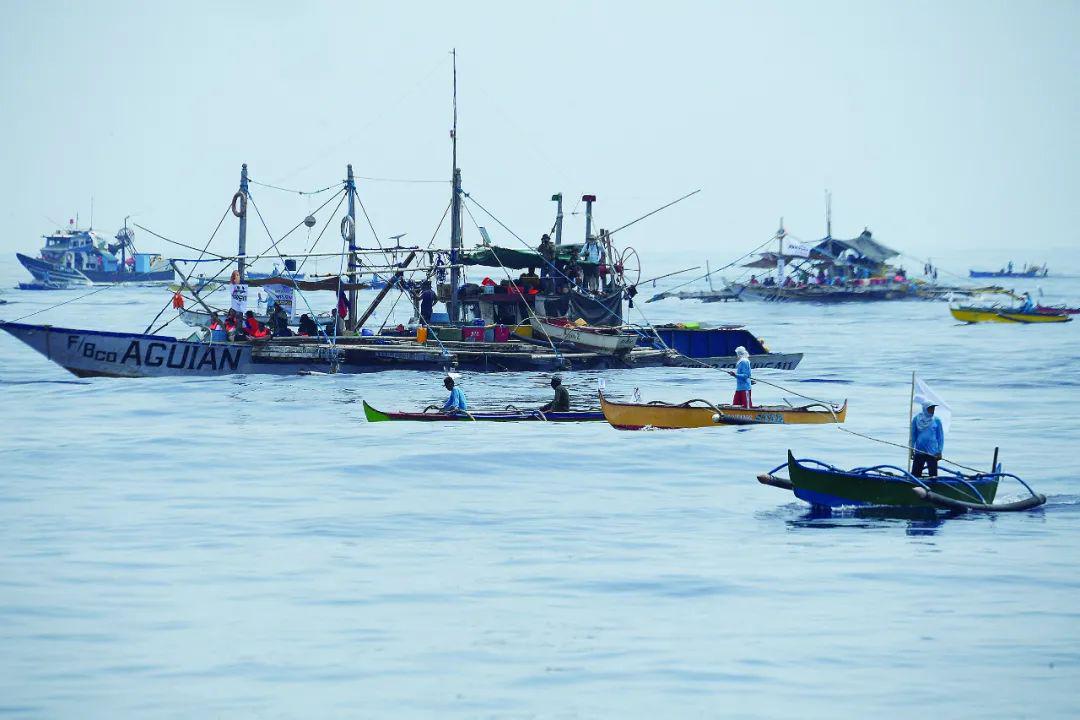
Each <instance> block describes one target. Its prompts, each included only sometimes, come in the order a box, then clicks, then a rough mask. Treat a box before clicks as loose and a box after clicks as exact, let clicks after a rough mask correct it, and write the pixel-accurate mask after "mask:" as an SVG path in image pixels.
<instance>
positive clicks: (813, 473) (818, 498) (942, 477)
mask: <svg viewBox="0 0 1080 720" xmlns="http://www.w3.org/2000/svg"><path fill="white" fill-rule="evenodd" d="M995 455H996V452H995ZM784 468H786V469H787V475H788V476H787V477H786V478H785V477H782V476H780V475H777V473H778V472H780V471H782V470H783V469H784ZM938 472H939V475H938V476H937V477H933V478H925V479H922V478H917V477H915V476H913V475H912V474H911V473H909V472H908V471H907V470H905V469H903V468H899V467H896V466H895V465H875V466H873V467H866V468H855V469H853V470H841V469H839V468H836V467H834V466H832V465H829V464H828V463H823V462H821V461H819V460H813V459H809V458H806V459H801V460H796V459H795V456H794V455H793V454H792V452H791V451H790V450H788V459H787V462H786V463H785V464H783V465H779V466H777V467H775V468H773V469H772V470H771V471H769V472H768V473H763V474H761V475H758V482H760V483H762V484H763V485H771V486H773V487H778V488H781V489H783V490H790V491H792V492H793V493H794V494H795V497H797V498H799V499H800V500H804V501H806V502H808V503H810V504H811V505H812V506H814V507H818V508H839V507H898V508H926V509H934V508H938V509H945V510H953V511H961V512H965V511H969V510H974V511H984V512H987V511H991V512H994V511H996V512H1000V511H1016V510H1030V509H1031V508H1034V507H1038V506H1039V505H1042V504H1043V503H1045V502H1046V496H1044V495H1039V494H1037V493H1036V492H1035V491H1034V490H1032V489H1031V487H1030V486H1028V484H1027V483H1025V482H1024V481H1023V480H1021V479H1020V478H1019V477H1017V476H1016V475H1013V474H1011V473H1004V472H1001V466H1000V465H999V464H998V463H997V461H996V459H995V462H994V472H987V473H972V474H969V475H965V474H963V473H960V472H958V471H955V470H952V469H949V468H944V467H942V468H940V469H939V471H938ZM1002 480H1015V481H1016V482H1018V483H1020V484H1021V485H1022V486H1024V488H1026V489H1027V491H1028V492H1029V493H1030V497H1027V498H1024V499H1022V500H1018V501H1016V502H1010V503H999V504H996V505H995V504H994V499H995V498H996V497H997V491H998V484H999V483H1000V482H1001V481H1002Z"/></svg>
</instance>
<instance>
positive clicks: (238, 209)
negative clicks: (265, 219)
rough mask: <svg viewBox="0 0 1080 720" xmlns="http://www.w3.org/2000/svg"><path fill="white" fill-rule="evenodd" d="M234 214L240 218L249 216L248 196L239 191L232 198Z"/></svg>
mask: <svg viewBox="0 0 1080 720" xmlns="http://www.w3.org/2000/svg"><path fill="white" fill-rule="evenodd" d="M232 214H233V215H235V216H236V217H238V218H242V217H244V216H245V215H247V195H245V194H244V193H242V192H240V191H239V190H237V191H236V194H235V195H233V196H232Z"/></svg>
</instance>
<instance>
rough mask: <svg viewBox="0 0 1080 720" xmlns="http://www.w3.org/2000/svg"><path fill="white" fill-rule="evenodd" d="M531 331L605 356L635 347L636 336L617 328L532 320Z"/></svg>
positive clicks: (541, 319)
mask: <svg viewBox="0 0 1080 720" xmlns="http://www.w3.org/2000/svg"><path fill="white" fill-rule="evenodd" d="M532 326H533V331H534V332H537V333H539V334H540V335H543V336H546V337H549V338H551V339H552V340H559V341H561V342H568V343H573V344H574V345H577V346H578V347H581V348H586V349H588V350H592V351H593V352H598V353H604V354H607V355H619V354H622V353H627V352H630V351H631V350H633V349H634V346H635V345H637V341H638V334H637V333H627V332H623V331H622V330H620V329H619V328H599V327H591V326H588V325H574V324H572V323H565V324H562V323H559V322H554V321H552V320H551V319H546V318H535V317H534V318H532Z"/></svg>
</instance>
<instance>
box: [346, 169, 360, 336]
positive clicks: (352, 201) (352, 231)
mask: <svg viewBox="0 0 1080 720" xmlns="http://www.w3.org/2000/svg"><path fill="white" fill-rule="evenodd" d="M345 191H346V193H347V194H348V196H349V223H348V236H347V237H346V238H345V239H346V240H347V241H348V243H349V319H348V320H347V321H346V325H345V327H346V328H348V329H349V330H356V268H357V266H358V265H359V263H358V262H357V259H356V180H355V179H354V178H353V171H352V164H351V163H350V164H349V166H348V175H347V176H346V178H345Z"/></svg>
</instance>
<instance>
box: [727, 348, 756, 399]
mask: <svg viewBox="0 0 1080 720" xmlns="http://www.w3.org/2000/svg"><path fill="white" fill-rule="evenodd" d="M735 357H736V358H737V361H736V362H735V371H734V372H732V371H731V370H728V374H729V375H731V376H732V377H733V378H735V396H734V397H733V398H732V399H731V404H732V405H734V406H735V407H744V408H748V407H753V402H752V401H751V399H750V386H751V384H752V383H753V382H754V381H753V380H751V379H750V353H748V352H747V351H746V348H744V347H743V346H742V345H740V346H739V347H737V348H735Z"/></svg>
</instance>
